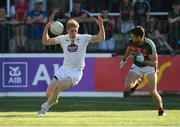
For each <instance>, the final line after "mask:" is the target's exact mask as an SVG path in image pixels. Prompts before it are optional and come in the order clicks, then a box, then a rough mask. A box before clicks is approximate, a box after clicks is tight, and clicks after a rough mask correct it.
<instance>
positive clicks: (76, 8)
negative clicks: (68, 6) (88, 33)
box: [70, 0, 88, 34]
mask: <svg viewBox="0 0 180 127" xmlns="http://www.w3.org/2000/svg"><path fill="white" fill-rule="evenodd" d="M70 17H71V18H73V19H75V20H77V21H78V22H79V25H80V27H79V33H80V34H82V33H85V32H84V27H85V23H83V22H85V21H86V18H87V17H88V14H87V12H86V11H82V10H81V3H80V1H79V0H75V1H74V3H73V11H72V12H70Z"/></svg>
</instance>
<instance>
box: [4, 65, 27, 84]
mask: <svg viewBox="0 0 180 127" xmlns="http://www.w3.org/2000/svg"><path fill="white" fill-rule="evenodd" d="M3 87H27V63H26V62H4V63H3Z"/></svg>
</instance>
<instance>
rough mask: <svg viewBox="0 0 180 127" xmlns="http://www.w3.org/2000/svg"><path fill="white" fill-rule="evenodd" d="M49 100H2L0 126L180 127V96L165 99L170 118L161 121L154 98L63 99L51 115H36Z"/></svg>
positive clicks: (163, 118)
mask: <svg viewBox="0 0 180 127" xmlns="http://www.w3.org/2000/svg"><path fill="white" fill-rule="evenodd" d="M45 100H46V98H39V97H33V98H32V97H27V98H21V97H20V98H17V97H14V98H13V97H11V98H6V97H5V98H0V126H126V125H128V126H180V96H177V95H176V96H163V100H164V106H165V109H166V114H167V116H166V117H158V116H157V110H156V109H155V106H154V104H153V102H152V99H151V97H150V96H145V97H136V96H133V97H127V98H76V97H71V98H70V97H68V98H65V97H63V98H61V100H60V103H59V104H57V105H55V106H54V107H52V108H51V109H50V111H49V112H48V114H47V115H45V116H37V115H36V111H38V110H39V109H40V106H41V104H42V103H43V102H44V101H45Z"/></svg>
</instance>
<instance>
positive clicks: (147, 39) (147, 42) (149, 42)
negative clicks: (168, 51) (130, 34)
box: [145, 38, 156, 48]
mask: <svg viewBox="0 0 180 127" xmlns="http://www.w3.org/2000/svg"><path fill="white" fill-rule="evenodd" d="M145 42H146V44H147V45H149V46H151V47H153V48H155V47H156V46H155V44H154V42H153V41H152V40H151V39H150V38H145Z"/></svg>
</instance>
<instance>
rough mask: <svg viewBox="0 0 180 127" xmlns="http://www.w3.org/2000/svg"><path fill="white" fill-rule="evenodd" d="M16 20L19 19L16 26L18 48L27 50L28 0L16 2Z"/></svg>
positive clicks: (17, 0)
mask: <svg viewBox="0 0 180 127" xmlns="http://www.w3.org/2000/svg"><path fill="white" fill-rule="evenodd" d="M14 7H15V20H17V21H18V25H17V26H16V27H15V31H16V39H17V50H25V49H26V45H25V40H26V37H25V24H26V19H27V12H28V8H29V4H28V2H27V1H26V0H16V2H15V5H14Z"/></svg>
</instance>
